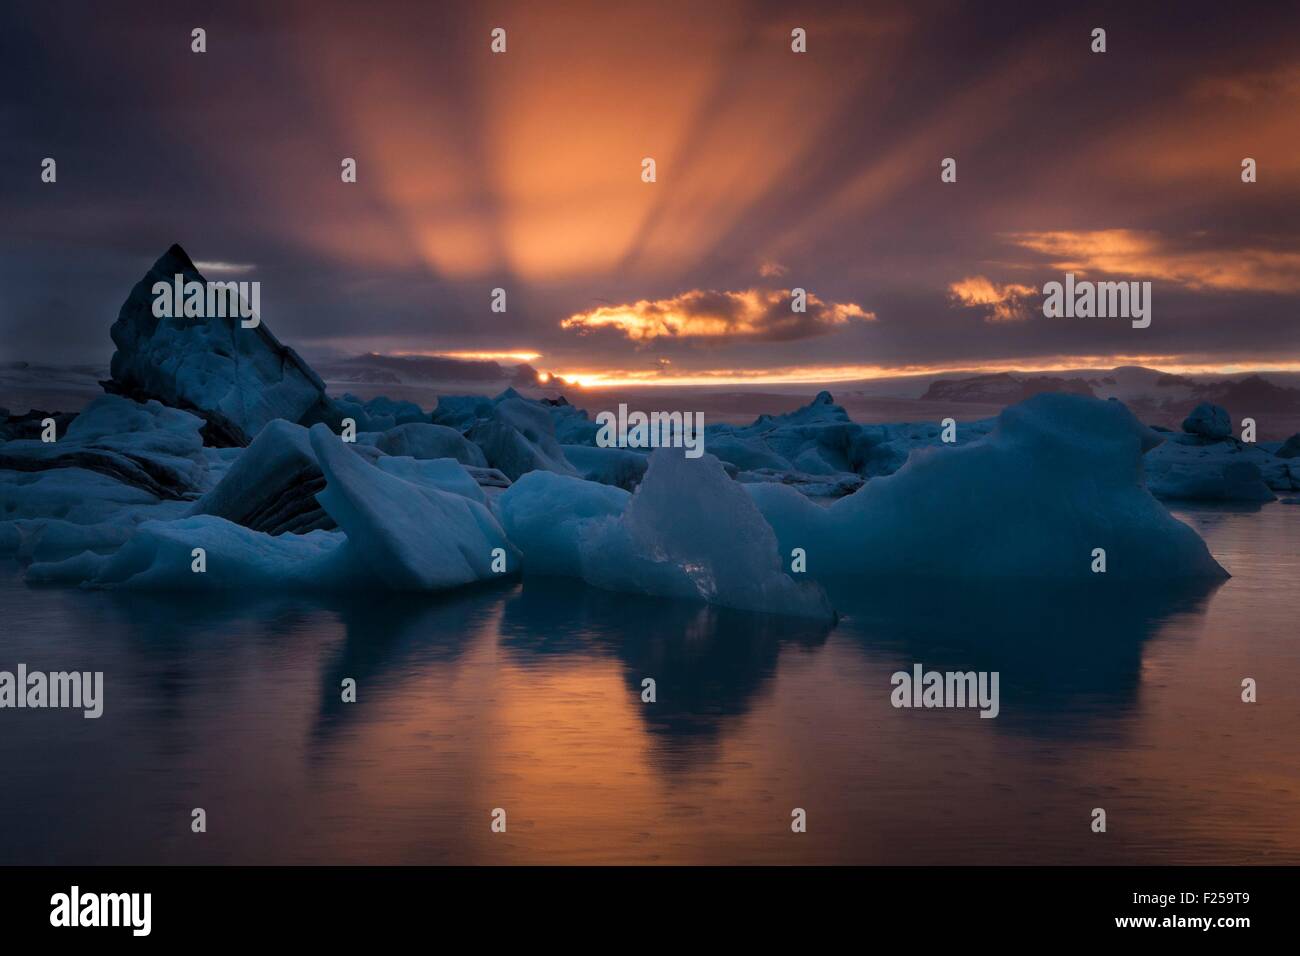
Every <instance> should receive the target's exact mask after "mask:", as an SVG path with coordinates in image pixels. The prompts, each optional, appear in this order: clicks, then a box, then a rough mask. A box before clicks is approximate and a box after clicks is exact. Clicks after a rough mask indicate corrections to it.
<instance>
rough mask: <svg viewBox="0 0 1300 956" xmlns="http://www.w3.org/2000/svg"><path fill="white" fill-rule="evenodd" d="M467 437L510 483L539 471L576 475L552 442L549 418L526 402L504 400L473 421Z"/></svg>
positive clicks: (558, 448) (560, 450)
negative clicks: (482, 416) (483, 416)
mask: <svg viewBox="0 0 1300 956" xmlns="http://www.w3.org/2000/svg"><path fill="white" fill-rule="evenodd" d="M441 405H442V403H441V400H440V401H439V407H441ZM466 437H467V438H468V439H469V440H470V441H472V442H473V443H474V444H476V445H478V446H479V448H481V449H483V454H484V455H486V456H487V463H488V464H489V465H491V466H492V467H493V468H496V469H498V470H499V471H501V472H502V473H503V474H504V475H505V476H506V477H507V478H509V479H510V480H511V481H518V480H519V477H520V476H521V475H523V474H526V473H528V472H530V471H539V470H540V471H553V472H555V473H556V474H560V475H573V474H576V472H575V471H574V468H573V465H571V464H570V463H569V461H568V459H566V458H565V457H564V450H563V449H562V448H561V447H560V443H559V442H558V441H556V439H555V425H554V423H553V422H552V420H551V416H550V415H549V414H547V412H546V411H545V409H543V408H541V407H540V406H538V405H537V404H535V403H533V402H529V401H526V400H525V399H522V398H507V399H505V400H504V401H502V402H500V403H499V404H497V405H495V406H493V408H492V410H491V413H490V415H489V417H488V418H486V419H480V420H479V421H477V422H475V423H474V424H473V425H472V426H471V427H470V429H469V431H468V432H467V433H466Z"/></svg>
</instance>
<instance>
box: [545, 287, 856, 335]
mask: <svg viewBox="0 0 1300 956" xmlns="http://www.w3.org/2000/svg"><path fill="white" fill-rule="evenodd" d="M875 318H876V316H875V313H874V312H867V311H866V310H864V309H863V308H862V307H861V306H859V305H855V304H854V303H852V302H824V301H822V300H821V299H819V298H818V297H817V296H815V295H813V294H812V293H811V292H810V293H808V297H807V311H805V312H794V311H793V310H792V309H791V297H790V292H789V291H787V290H785V289H746V290H742V291H739V292H726V291H723V292H718V291H714V290H711V289H692V290H690V291H689V292H683V293H681V294H680V295H676V296H673V297H672V298H670V299H654V300H649V299H641V300H640V301H638V302H632V303H628V304H625V305H612V306H601V307H600V308H598V309H592V310H591V311H588V312H578V313H575V314H573V315H571V316H569V317H568V318H566V319H563V320H562V321H561V322H560V327H561V328H564V329H577V330H578V331H579V332H588V331H591V330H593V329H601V328H612V329H617V330H618V331H620V332H622V333H623V334H624V335H626V336H627V337H628V338H629V339H632V340H633V341H636V342H648V341H651V340H653V339H659V338H676V339H699V340H704V341H708V340H711V339H730V340H734V339H752V340H757V341H767V342H789V341H793V340H796V339H806V338H812V337H813V336H817V335H824V334H826V333H827V332H830V331H832V330H834V329H835V328H837V327H839V326H842V325H845V324H847V323H848V322H849V321H850V320H851V319H860V320H862V321H864V322H872V321H875Z"/></svg>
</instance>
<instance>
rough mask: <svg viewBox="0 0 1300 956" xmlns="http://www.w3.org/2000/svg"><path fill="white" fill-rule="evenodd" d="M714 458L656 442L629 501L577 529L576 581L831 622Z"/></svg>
mask: <svg viewBox="0 0 1300 956" xmlns="http://www.w3.org/2000/svg"><path fill="white" fill-rule="evenodd" d="M743 488H744V486H743V485H740V484H737V483H736V482H735V481H732V480H731V479H730V478H729V477H728V476H727V473H726V471H725V470H724V469H723V467H722V463H721V462H720V461H719V460H718V459H717V458H715V457H714V456H713V455H710V454H705V455H702V456H700V457H699V458H687V457H686V456H685V455H684V454H683V453H682V451H681V449H676V448H660V449H658V450H656V451H655V452H654V453H653V454H652V455H651V456H650V467H649V468H648V469H647V470H646V474H645V478H643V479H642V481H641V484H640V485H639V486H638V487H637V490H636V493H635V494H634V495H633V496H632V499H631V501H629V502H628V505H627V508H626V509H624V511H623V513H622V514H621V515H619V516H618V517H617V518H614V517H605V518H601V519H597V520H594V521H592V522H591V523H589V524H587V525H586V526H584V527H583V528H582V530H581V534H580V536H579V539H578V550H579V556H580V562H581V567H582V577H583V579H584V580H585V581H586V582H587V583H588V584H591V585H594V586H596V587H599V588H604V589H606V590H609V591H629V592H632V593H635V594H651V595H656V596H659V597H672V598H685V599H690V600H698V601H704V602H706V603H708V604H716V605H720V606H722V607H730V608H737V609H739V610H746V611H763V612H766V613H770V614H783V615H789V616H791V617H804V618H813V619H816V620H823V621H831V620H834V617H835V614H834V612H833V611H832V610H831V606H830V602H829V601H828V600H827V599H826V594H825V592H824V591H823V590H822V589H821V587H820V585H818V584H816V583H815V582H813V581H796V580H795V579H794V578H793V577H791V576H790V575H789V574H787V573H786V571H785V570H784V568H783V567H782V559H781V554H780V552H779V551H778V549H777V538H776V535H775V534H773V533H772V529H771V528H770V527H769V526H768V524H767V522H766V521H765V520H764V519H763V516H762V515H761V514H760V513H759V511H758V509H757V508H756V507H755V506H754V503H753V502H752V501H751V500H750V499H749V497H748V496H747V495H746V494H745V492H744V490H743Z"/></svg>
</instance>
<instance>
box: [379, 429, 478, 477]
mask: <svg viewBox="0 0 1300 956" xmlns="http://www.w3.org/2000/svg"><path fill="white" fill-rule="evenodd" d="M375 447H376V448H378V449H379V450H380V451H382V452H383V453H384V454H386V455H396V456H398V457H404V458H455V459H456V460H457V461H458V462H460V463H461V464H462V465H473V466H474V467H476V468H486V467H487V459H486V458H485V457H484V456H483V452H482V450H481V449H480V448H479V447H478V446H477V445H475V444H474V443H472V442H471V441H469V439H467V438H466V437H465V436H464V435H462V434H461V433H460V432H459V431H458V430H457V429H455V428H449V427H447V426H446V425H432V424H430V423H428V422H418V423H417V422H412V423H409V424H405V425H398V426H397V427H395V428H390V429H389V430H388V431H386V432H384V433H383V434H382V435H381V436H379V440H378V441H377V442H376V443H375Z"/></svg>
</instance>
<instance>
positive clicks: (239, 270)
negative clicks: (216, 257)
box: [194, 262, 256, 275]
mask: <svg viewBox="0 0 1300 956" xmlns="http://www.w3.org/2000/svg"><path fill="white" fill-rule="evenodd" d="M194 267H195V268H196V269H198V270H199V272H201V273H203V274H204V275H207V274H208V273H213V274H216V273H222V274H225V275H242V274H243V273H245V272H252V271H253V269H254V268H256V266H253V265H252V264H247V265H246V264H244V263H242V262H196V263H194Z"/></svg>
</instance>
